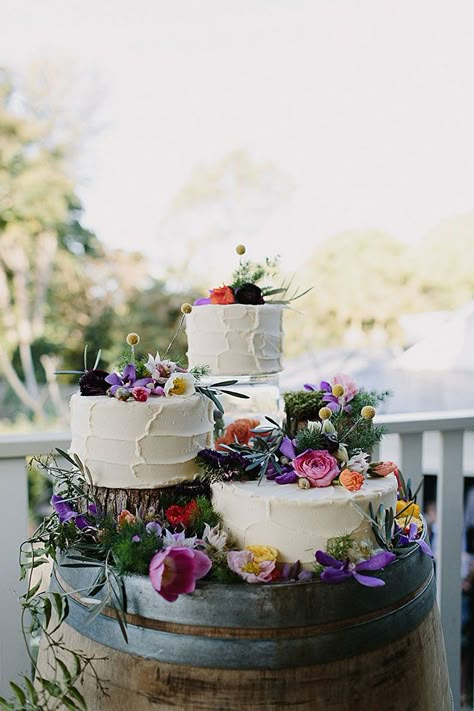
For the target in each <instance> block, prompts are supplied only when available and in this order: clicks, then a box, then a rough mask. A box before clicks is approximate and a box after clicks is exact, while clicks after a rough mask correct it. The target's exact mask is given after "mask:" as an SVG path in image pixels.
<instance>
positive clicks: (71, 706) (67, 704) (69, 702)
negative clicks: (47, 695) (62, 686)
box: [61, 696, 79, 711]
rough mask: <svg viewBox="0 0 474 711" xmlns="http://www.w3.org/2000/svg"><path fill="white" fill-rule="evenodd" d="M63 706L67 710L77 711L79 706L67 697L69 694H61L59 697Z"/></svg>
mask: <svg viewBox="0 0 474 711" xmlns="http://www.w3.org/2000/svg"><path fill="white" fill-rule="evenodd" d="M61 701H62V703H63V704H64V706H65V707H66V708H67V709H69V711H79V706H76V704H75V703H74V701H73V700H72V699H70V698H69V696H63V698H62V699H61Z"/></svg>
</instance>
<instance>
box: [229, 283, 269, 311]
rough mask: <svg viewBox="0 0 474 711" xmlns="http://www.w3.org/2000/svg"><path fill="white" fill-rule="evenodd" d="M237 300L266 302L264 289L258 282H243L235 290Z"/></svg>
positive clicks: (256, 303) (244, 302)
mask: <svg viewBox="0 0 474 711" xmlns="http://www.w3.org/2000/svg"><path fill="white" fill-rule="evenodd" d="M234 296H235V302H236V303H237V304H253V305H254V306H257V305H258V304H264V303H265V301H264V298H263V294H262V290H261V289H260V287H259V286H257V285H256V284H250V283H248V284H242V286H239V287H237V289H235V291H234Z"/></svg>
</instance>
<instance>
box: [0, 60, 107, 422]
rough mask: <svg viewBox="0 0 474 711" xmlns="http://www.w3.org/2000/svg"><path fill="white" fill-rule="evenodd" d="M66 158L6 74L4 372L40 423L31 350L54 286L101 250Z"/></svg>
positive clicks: (0, 116) (2, 134) (0, 104)
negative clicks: (86, 224)
mask: <svg viewBox="0 0 474 711" xmlns="http://www.w3.org/2000/svg"><path fill="white" fill-rule="evenodd" d="M68 159H69V155H68V146H67V145H64V144H63V143H61V142H58V141H56V140H54V136H53V133H52V132H51V123H50V122H49V121H45V120H42V119H40V118H38V116H37V115H36V112H35V111H34V110H33V109H31V107H30V106H29V104H28V97H27V95H25V94H24V93H22V92H21V91H20V89H19V88H18V86H15V85H14V83H13V80H12V77H11V75H10V74H9V73H8V72H6V71H2V72H1V73H0V325H1V331H0V370H1V371H2V374H3V375H4V377H5V379H6V381H7V382H8V384H9V386H10V387H11V388H12V389H13V391H14V392H15V394H16V395H17V397H18V398H19V399H20V400H21V402H22V403H23V405H24V406H26V407H27V408H28V409H29V410H30V411H31V412H32V413H33V415H34V416H35V417H36V418H43V417H44V415H45V409H44V398H42V397H40V390H39V387H38V366H37V362H36V363H35V360H34V358H33V351H32V348H33V344H34V343H35V342H38V341H39V340H41V339H43V338H44V337H45V332H46V328H47V314H48V310H49V308H50V306H49V304H48V297H49V293H50V290H51V286H52V283H53V282H54V280H55V278H56V277H57V276H58V275H59V274H62V273H63V272H62V270H63V269H64V266H65V265H66V264H68V265H69V264H72V262H73V260H74V259H75V258H76V255H78V254H83V255H86V254H91V255H93V254H96V253H98V252H99V251H100V249H99V246H98V243H97V240H96V239H95V236H94V235H93V234H92V233H91V232H89V231H88V230H86V229H84V228H83V226H82V225H81V222H80V218H81V210H82V208H81V204H80V201H79V200H78V198H77V196H76V194H75V192H74V183H73V180H72V177H71V175H72V172H71V170H70V166H69V165H68ZM15 356H16V358H15ZM41 362H42V365H43V368H44V370H45V375H46V376H50V375H51V371H52V370H53V369H54V363H52V362H49V361H48V356H47V354H44V357H43V359H42V361H41ZM15 366H16V367H15ZM45 375H43V377H45ZM51 395H52V396H53V398H54V396H55V393H54V387H53V388H52V391H51ZM56 405H59V402H57V403H56Z"/></svg>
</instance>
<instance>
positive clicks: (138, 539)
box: [132, 533, 142, 543]
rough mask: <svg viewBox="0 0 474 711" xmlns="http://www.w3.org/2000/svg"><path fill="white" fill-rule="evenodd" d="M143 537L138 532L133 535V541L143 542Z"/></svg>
mask: <svg viewBox="0 0 474 711" xmlns="http://www.w3.org/2000/svg"><path fill="white" fill-rule="evenodd" d="M141 540H142V537H141V536H139V535H138V533H136V534H135V535H134V536H132V543H141Z"/></svg>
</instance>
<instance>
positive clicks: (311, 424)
mask: <svg viewBox="0 0 474 711" xmlns="http://www.w3.org/2000/svg"><path fill="white" fill-rule="evenodd" d="M321 427H322V425H321V423H320V422H317V421H314V420H308V422H307V423H306V429H307V430H308V432H318V433H319V432H321Z"/></svg>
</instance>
